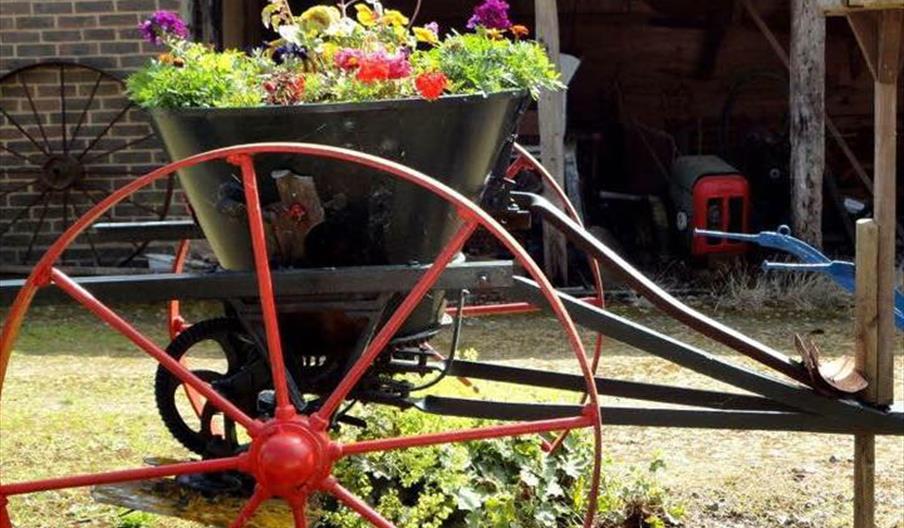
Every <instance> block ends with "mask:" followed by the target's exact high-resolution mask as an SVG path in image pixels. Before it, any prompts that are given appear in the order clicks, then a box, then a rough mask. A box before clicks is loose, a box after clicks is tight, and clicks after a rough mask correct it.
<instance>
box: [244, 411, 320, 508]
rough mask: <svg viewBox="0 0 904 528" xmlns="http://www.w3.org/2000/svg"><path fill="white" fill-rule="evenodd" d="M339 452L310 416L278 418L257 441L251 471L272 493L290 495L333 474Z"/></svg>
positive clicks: (262, 485) (307, 488)
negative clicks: (314, 426) (310, 421)
mask: <svg viewBox="0 0 904 528" xmlns="http://www.w3.org/2000/svg"><path fill="white" fill-rule="evenodd" d="M336 451H337V449H336V447H335V444H333V443H332V442H331V441H330V439H329V437H328V436H327V435H326V433H325V432H323V431H316V430H315V429H314V428H313V427H312V426H311V424H310V423H309V422H308V421H307V419H306V418H304V417H298V418H296V419H293V420H291V421H280V420H277V421H275V422H274V423H272V425H269V426H268V427H266V428H265V429H264V430H263V431H261V433H260V434H259V435H258V436H257V437H256V438H255V439H254V440H253V442H252V445H251V451H250V452H249V455H250V464H251V468H250V472H251V474H252V475H254V477H255V479H256V480H257V483H258V485H260V486H261V487H263V488H264V489H266V490H267V491H268V492H269V493H270V494H272V495H276V496H280V497H285V498H290V497H293V496H296V495H298V494H299V493H307V492H308V491H310V490H311V489H312V488H316V487H317V486H318V484H320V483H321V482H322V481H323V480H324V479H326V478H327V477H329V475H330V471H331V470H332V466H333V461H334V460H335V459H336V457H337V455H338V453H336Z"/></svg>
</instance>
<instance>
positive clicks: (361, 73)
mask: <svg viewBox="0 0 904 528" xmlns="http://www.w3.org/2000/svg"><path fill="white" fill-rule="evenodd" d="M390 69H391V64H390V63H389V60H387V57H386V55H385V54H382V53H371V54H367V55H365V56H363V57H361V61H360V63H359V65H358V80H359V81H361V82H363V83H367V84H370V83H374V82H377V81H385V80H387V79H389V73H390Z"/></svg>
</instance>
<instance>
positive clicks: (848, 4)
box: [816, 0, 904, 16]
mask: <svg viewBox="0 0 904 528" xmlns="http://www.w3.org/2000/svg"><path fill="white" fill-rule="evenodd" d="M816 1H817V3H818V4H819V8H820V9H821V10H822V11H823V13H824V14H825V15H826V16H847V15H848V14H850V13H858V12H864V11H880V10H886V9H904V0H816Z"/></svg>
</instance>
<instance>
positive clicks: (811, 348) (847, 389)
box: [794, 334, 869, 394]
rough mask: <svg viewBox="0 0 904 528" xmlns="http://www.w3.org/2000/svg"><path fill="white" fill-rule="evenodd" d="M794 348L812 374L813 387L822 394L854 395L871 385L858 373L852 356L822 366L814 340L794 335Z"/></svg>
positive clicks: (842, 357)
mask: <svg viewBox="0 0 904 528" xmlns="http://www.w3.org/2000/svg"><path fill="white" fill-rule="evenodd" d="M794 348H796V349H797V352H798V353H799V354H800V356H801V358H802V359H803V363H804V367H805V368H806V369H807V372H809V374H810V379H811V380H812V383H811V385H812V386H813V388H815V389H816V390H818V391H820V392H823V393H829V394H832V393H834V392H844V393H846V394H854V393H857V392H860V391H862V390H863V389H865V388H866V387H867V386H868V385H869V382H868V381H866V378H864V377H863V376H862V375H861V374H860V373H859V372H858V371H857V367H856V362H855V361H854V358H852V357H851V356H841V357H840V358H838V359H836V360H834V361H832V362H830V363H826V364H825V365H821V364H820V359H819V358H820V356H821V352H820V350H819V347H818V346H817V345H816V343H815V342H813V340H812V339H806V340H805V339H804V338H803V337H801V335H800V334H794Z"/></svg>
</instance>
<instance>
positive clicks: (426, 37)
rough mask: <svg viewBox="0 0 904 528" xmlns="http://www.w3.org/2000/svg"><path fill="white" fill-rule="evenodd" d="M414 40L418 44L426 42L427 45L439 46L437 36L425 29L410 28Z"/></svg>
mask: <svg viewBox="0 0 904 528" xmlns="http://www.w3.org/2000/svg"><path fill="white" fill-rule="evenodd" d="M412 31H413V32H414V36H415V38H417V41H418V42H426V43H427V44H434V45H435V44H439V36H438V35H437V34H436V33H434V32H432V31H430V30H429V29H427V28H425V27H416V28H412Z"/></svg>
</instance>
